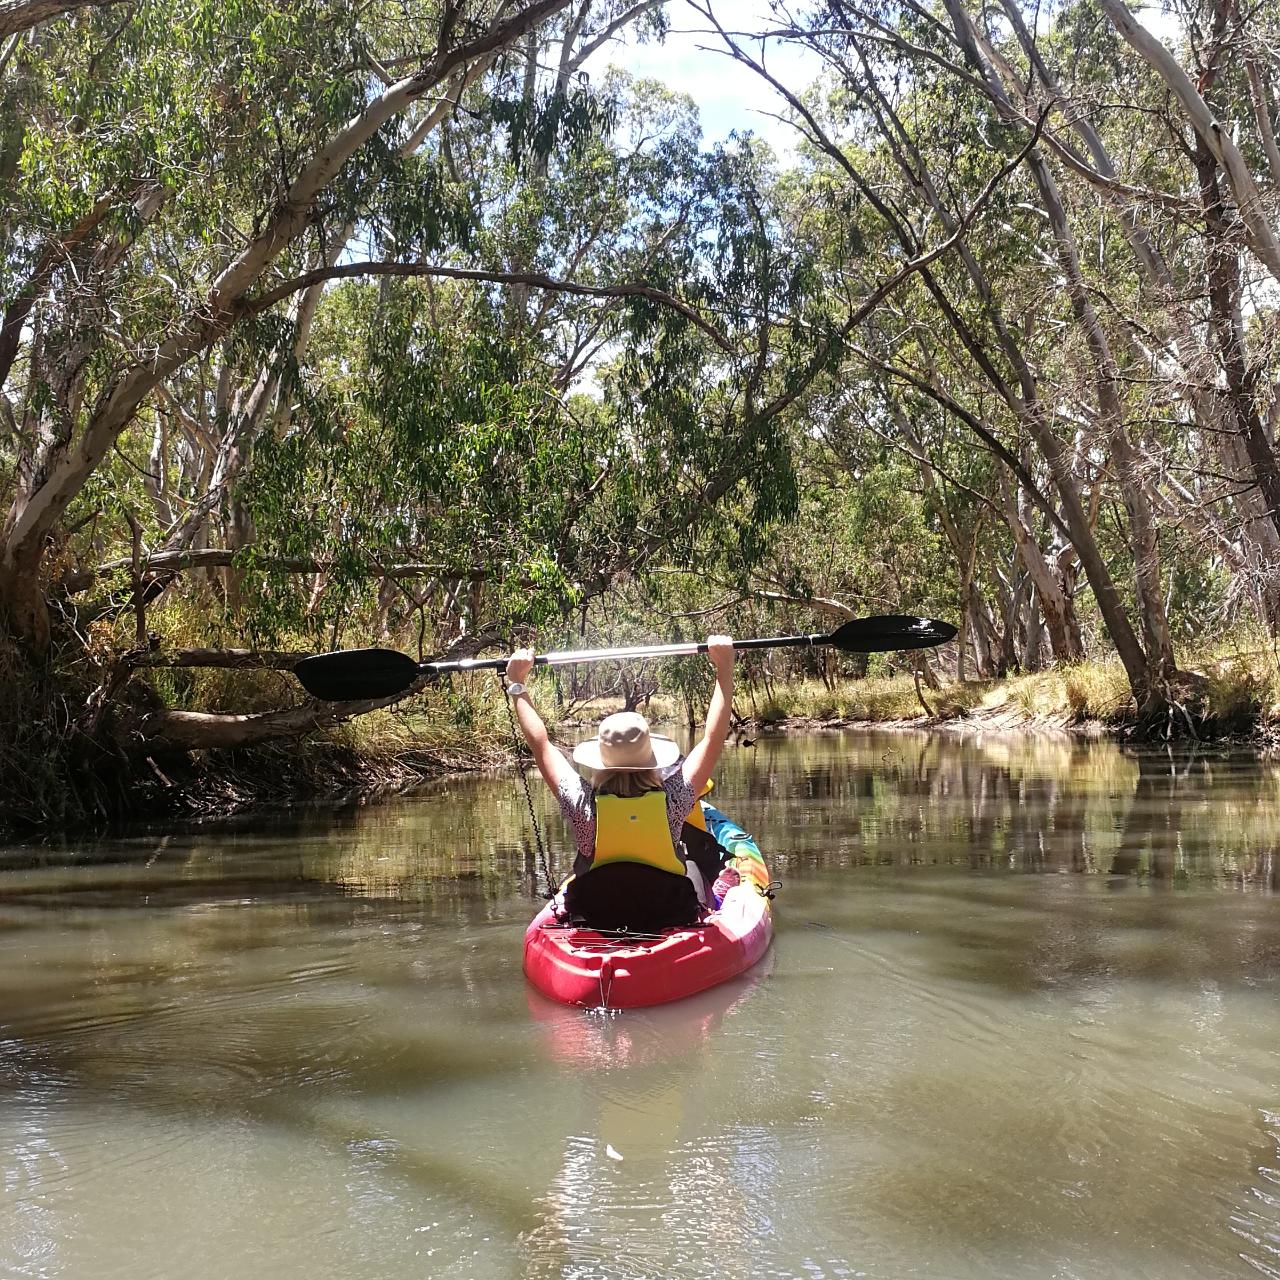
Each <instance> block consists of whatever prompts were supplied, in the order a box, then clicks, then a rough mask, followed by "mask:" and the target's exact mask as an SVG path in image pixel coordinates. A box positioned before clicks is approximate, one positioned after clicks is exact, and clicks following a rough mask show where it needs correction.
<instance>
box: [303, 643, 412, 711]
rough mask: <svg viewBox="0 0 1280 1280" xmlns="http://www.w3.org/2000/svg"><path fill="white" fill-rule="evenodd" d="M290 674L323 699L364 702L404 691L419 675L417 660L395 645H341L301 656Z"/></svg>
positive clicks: (311, 693) (310, 691) (312, 693)
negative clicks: (394, 646)
mask: <svg viewBox="0 0 1280 1280" xmlns="http://www.w3.org/2000/svg"><path fill="white" fill-rule="evenodd" d="M293 674H294V675H295V676H297V677H298V682H299V683H300V684H301V685H302V687H303V688H304V689H305V690H306V691H307V692H308V693H309V694H310V695H311V696H312V697H313V698H319V699H320V700H321V701H322V702H363V701H365V700H368V699H377V698H393V697H395V695H396V694H397V693H403V692H404V691H405V690H406V689H407V688H409V686H410V685H411V684H413V682H414V681H415V680H416V679H417V678H418V664H417V663H416V662H415V661H414V660H413V659H412V658H411V657H409V655H408V654H406V653H400V652H398V651H397V650H395V649H342V650H339V651H337V652H335V653H317V654H313V655H312V656H311V657H310V658H303V659H302V661H301V662H299V663H297V664H296V665H295V666H294V668H293Z"/></svg>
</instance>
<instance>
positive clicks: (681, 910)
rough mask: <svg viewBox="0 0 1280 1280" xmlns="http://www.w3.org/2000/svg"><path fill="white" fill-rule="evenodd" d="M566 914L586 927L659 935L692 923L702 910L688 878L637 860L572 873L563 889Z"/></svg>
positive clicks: (696, 920) (697, 918) (691, 882)
mask: <svg viewBox="0 0 1280 1280" xmlns="http://www.w3.org/2000/svg"><path fill="white" fill-rule="evenodd" d="M564 902H565V909H566V911H567V913H568V915H569V918H570V919H571V920H573V921H576V922H580V923H582V924H585V925H587V926H589V927H590V928H592V929H625V930H627V931H628V932H629V933H660V932H661V931H662V930H663V929H674V928H678V927H680V926H682V925H690V924H697V922H698V920H699V918H700V917H701V913H702V908H701V904H700V903H699V902H698V893H697V890H696V889H694V887H693V881H692V880H690V879H689V877H688V876H677V875H673V874H672V873H671V872H670V871H659V870H658V868H657V867H648V866H645V865H644V864H643V863H641V862H611V863H609V864H608V865H607V866H603V867H600V868H599V869H597V870H595V871H587V872H585V873H584V874H583V875H579V876H575V877H574V878H573V879H572V880H570V881H569V883H568V885H567V886H566V887H565V893H564Z"/></svg>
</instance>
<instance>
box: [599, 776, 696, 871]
mask: <svg viewBox="0 0 1280 1280" xmlns="http://www.w3.org/2000/svg"><path fill="white" fill-rule="evenodd" d="M610 862H642V863H644V864H645V866H648V867H657V868H658V870H659V871H670V872H673V873H674V874H675V875H678V876H682V875H684V874H685V866H684V862H683V861H682V860H681V859H680V857H679V855H678V854H677V853H676V850H675V845H673V844H672V843H671V824H670V823H669V822H668V821H667V793H666V792H665V791H646V792H645V793H644V794H643V795H639V796H634V797H632V798H631V799H623V797H622V796H611V795H601V794H599V793H597V794H596V851H595V857H594V858H592V860H591V868H592V870H595V868H597V867H603V866H607V865H608V864H609V863H610Z"/></svg>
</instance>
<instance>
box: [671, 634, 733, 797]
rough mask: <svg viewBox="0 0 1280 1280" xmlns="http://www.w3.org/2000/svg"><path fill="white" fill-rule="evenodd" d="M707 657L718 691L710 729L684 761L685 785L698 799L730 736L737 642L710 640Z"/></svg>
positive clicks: (714, 695) (711, 708)
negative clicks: (690, 788) (734, 648)
mask: <svg viewBox="0 0 1280 1280" xmlns="http://www.w3.org/2000/svg"><path fill="white" fill-rule="evenodd" d="M707 657H708V658H709V659H710V660H711V665H712V666H713V667H714V668H715V670H716V687H715V690H714V691H713V692H712V694H711V705H710V706H709V707H708V708H707V725H706V728H705V729H704V730H703V731H702V740H701V741H700V742H699V743H698V744H697V746H695V747H694V748H693V750H692V751H690V752H689V754H688V755H687V756H685V758H684V767H683V773H684V778H685V781H686V782H687V783H688V784H689V785H690V786H691V787H692V788H693V794H694V795H695V796H698V795H701V794H702V788H703V787H705V786H706V785H707V779H708V778H710V777H711V775H712V773H713V772H714V771H715V767H716V765H717V764H718V763H719V760H720V753H721V752H722V751H723V750H724V740H725V738H726V737H727V736H728V733H729V715H730V712H731V711H732V709H733V641H732V640H731V639H730V638H729V637H728V636H708V637H707Z"/></svg>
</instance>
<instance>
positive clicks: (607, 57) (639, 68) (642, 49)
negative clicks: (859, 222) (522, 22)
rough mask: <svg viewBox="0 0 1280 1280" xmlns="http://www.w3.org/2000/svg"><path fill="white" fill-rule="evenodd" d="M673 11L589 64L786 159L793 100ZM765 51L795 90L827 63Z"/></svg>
mask: <svg viewBox="0 0 1280 1280" xmlns="http://www.w3.org/2000/svg"><path fill="white" fill-rule="evenodd" d="M802 7H803V6H797V9H800V8H802ZM715 12H716V15H717V17H718V18H719V19H720V21H721V22H722V23H724V25H725V26H726V27H736V28H738V29H739V30H758V29H765V28H768V27H769V26H771V25H776V24H777V19H776V18H773V16H772V15H771V13H770V10H769V4H768V2H767V0H719V3H718V4H717V5H716V6H715ZM667 13H668V17H669V20H670V22H671V30H670V31H669V32H668V33H667V37H666V39H665V41H664V42H663V43H662V44H638V43H636V42H635V39H634V37H627V38H626V39H625V40H621V41H614V42H613V43H611V44H610V45H608V46H606V47H605V48H603V49H601V50H600V51H599V52H597V53H596V54H595V55H594V56H593V57H592V58H591V59H590V60H589V61H588V62H587V64H586V66H585V67H584V70H586V71H587V72H588V73H590V74H594V75H600V74H603V72H604V71H605V69H606V68H607V67H609V66H611V65H612V66H616V67H619V68H620V69H622V70H625V71H629V72H630V73H631V74H632V75H635V76H645V77H648V78H651V79H654V80H660V81H661V82H662V83H663V84H665V85H667V86H668V88H671V89H675V90H677V91H678V92H681V93H687V94H688V95H689V96H690V97H691V98H692V99H693V100H694V102H695V103H697V105H698V109H699V112H700V115H701V118H702V131H703V143H704V145H708V146H709V145H711V144H713V143H715V142H718V141H721V140H722V139H724V138H726V137H728V135H729V134H730V133H731V132H732V131H734V130H735V129H736V130H738V131H740V132H741V131H744V130H747V129H750V130H751V131H752V132H753V133H755V134H757V135H759V136H761V137H763V138H765V139H766V140H767V141H768V142H769V143H770V144H771V145H772V146H773V148H774V150H775V152H777V154H778V157H779V158H780V159H782V160H784V161H785V160H786V159H787V157H788V156H789V155H790V154H791V152H792V151H793V150H794V149H795V146H796V142H797V138H798V135H797V133H796V131H795V129H794V128H792V127H791V125H789V124H787V123H786V122H785V121H783V120H778V119H776V116H778V115H785V114H786V109H787V108H786V103H785V102H783V101H781V99H779V98H778V97H777V95H776V93H775V92H774V90H773V88H772V87H771V86H770V85H769V84H768V83H767V82H766V81H764V80H762V79H761V78H760V77H759V76H758V75H756V73H755V72H754V71H752V70H750V69H749V68H748V67H744V66H743V65H742V64H741V63H739V62H735V61H734V60H733V59H732V58H730V57H728V56H727V55H725V54H724V53H722V52H718V50H721V49H723V47H724V46H723V42H722V41H721V39H720V36H719V34H718V33H716V32H715V31H713V30H708V28H707V23H706V20H705V19H704V18H702V17H701V15H700V14H698V13H697V12H695V11H694V10H693V9H692V8H690V6H689V5H687V4H685V3H683V0H672V2H671V3H670V4H669V5H668V9H667ZM1138 16H1139V20H1140V21H1141V22H1142V23H1143V25H1144V26H1146V27H1147V28H1148V29H1149V30H1150V31H1152V32H1153V33H1154V34H1155V35H1157V36H1158V37H1159V38H1160V39H1161V40H1164V41H1165V42H1166V43H1172V42H1173V41H1174V40H1175V39H1176V36H1177V30H1178V27H1177V22H1176V20H1175V19H1174V18H1173V17H1172V15H1170V14H1167V13H1165V12H1164V11H1163V9H1162V6H1161V5H1160V4H1159V3H1158V2H1157V3H1151V4H1145V5H1139V7H1138ZM753 52H755V50H753ZM765 56H766V63H767V66H768V69H769V71H770V72H771V73H772V74H773V75H775V76H777V78H778V79H779V80H781V81H782V82H783V83H784V84H785V85H786V86H787V87H788V88H790V89H793V90H799V89H803V88H805V87H806V86H807V85H809V84H810V83H811V82H812V81H813V80H815V79H816V78H817V76H818V74H819V72H820V70H821V67H822V60H821V59H820V58H819V57H817V55H815V54H813V53H810V52H806V51H805V50H803V49H801V48H799V47H797V46H796V45H790V44H784V43H782V42H780V41H774V42H772V43H771V44H770V45H769V46H768V47H767V49H766V55H765ZM771 113H772V114H771Z"/></svg>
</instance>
